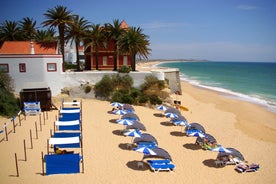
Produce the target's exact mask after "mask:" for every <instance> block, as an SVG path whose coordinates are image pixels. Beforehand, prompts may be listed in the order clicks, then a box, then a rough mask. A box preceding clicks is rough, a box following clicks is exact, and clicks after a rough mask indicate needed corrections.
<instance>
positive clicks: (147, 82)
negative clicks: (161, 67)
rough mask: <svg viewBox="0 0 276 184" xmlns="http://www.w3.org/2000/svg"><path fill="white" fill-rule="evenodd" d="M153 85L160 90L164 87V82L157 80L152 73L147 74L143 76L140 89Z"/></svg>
mask: <svg viewBox="0 0 276 184" xmlns="http://www.w3.org/2000/svg"><path fill="white" fill-rule="evenodd" d="M154 86H157V87H158V89H159V90H162V89H164V88H165V82H164V81H160V80H158V78H157V77H155V76H153V75H148V76H146V77H145V82H144V83H143V84H142V85H141V90H142V91H145V90H147V89H150V88H151V87H154Z"/></svg>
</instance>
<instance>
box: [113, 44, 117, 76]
mask: <svg viewBox="0 0 276 184" xmlns="http://www.w3.org/2000/svg"><path fill="white" fill-rule="evenodd" d="M113 62H114V68H113V70H114V71H117V42H116V41H115V42H114V55H113Z"/></svg>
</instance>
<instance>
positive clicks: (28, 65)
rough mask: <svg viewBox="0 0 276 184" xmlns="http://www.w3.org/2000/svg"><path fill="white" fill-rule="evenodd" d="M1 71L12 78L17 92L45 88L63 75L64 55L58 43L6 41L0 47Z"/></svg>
mask: <svg viewBox="0 0 276 184" xmlns="http://www.w3.org/2000/svg"><path fill="white" fill-rule="evenodd" d="M0 70H1V71H2V72H6V73H8V74H9V75H10V76H11V77H12V79H13V82H14V88H15V91H16V92H19V91H20V90H21V89H23V88H31V87H32V86H35V87H38V88H42V87H43V88H44V87H48V86H49V84H48V81H54V80H56V79H57V78H59V76H60V74H61V73H62V55H60V54H58V45H57V42H52V43H39V42H32V41H5V42H4V43H3V44H2V45H1V47H0ZM41 85H43V86H41Z"/></svg>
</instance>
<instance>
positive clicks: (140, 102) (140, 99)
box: [138, 95, 149, 104]
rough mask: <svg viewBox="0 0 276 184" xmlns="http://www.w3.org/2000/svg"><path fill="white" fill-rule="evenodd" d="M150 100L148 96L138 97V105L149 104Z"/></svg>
mask: <svg viewBox="0 0 276 184" xmlns="http://www.w3.org/2000/svg"><path fill="white" fill-rule="evenodd" d="M148 100H149V97H148V96H146V95H141V96H139V97H138V103H139V104H144V103H147V102H148Z"/></svg>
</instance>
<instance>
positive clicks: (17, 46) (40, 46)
mask: <svg viewBox="0 0 276 184" xmlns="http://www.w3.org/2000/svg"><path fill="white" fill-rule="evenodd" d="M33 44H34V51H35V54H57V43H56V42H52V43H42V42H33ZM30 52H31V42H30V41H5V42H4V43H3V45H2V46H1V48H0V54H30Z"/></svg>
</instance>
